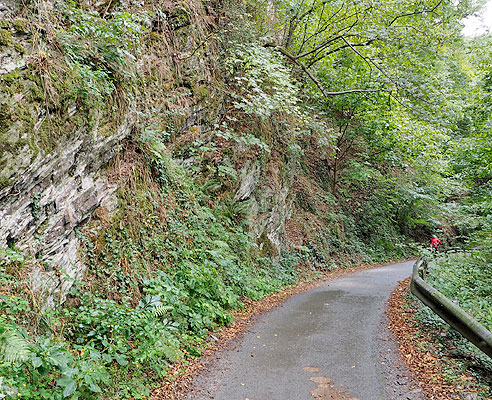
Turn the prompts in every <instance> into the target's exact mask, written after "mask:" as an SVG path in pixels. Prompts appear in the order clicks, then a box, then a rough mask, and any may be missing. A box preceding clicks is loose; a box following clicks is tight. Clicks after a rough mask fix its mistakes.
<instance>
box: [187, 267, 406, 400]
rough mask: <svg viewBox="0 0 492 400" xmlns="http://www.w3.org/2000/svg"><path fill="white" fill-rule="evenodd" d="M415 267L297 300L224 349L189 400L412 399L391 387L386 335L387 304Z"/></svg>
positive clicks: (344, 282) (339, 283) (338, 283)
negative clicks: (383, 332)
mask: <svg viewBox="0 0 492 400" xmlns="http://www.w3.org/2000/svg"><path fill="white" fill-rule="evenodd" d="M413 264H414V261H409V262H404V263H399V264H393V265H388V266H384V267H380V268H376V269H370V270H364V271H361V272H358V273H355V274H353V275H348V276H345V277H343V278H340V279H337V280H334V281H330V282H328V283H327V284H326V285H323V286H321V287H318V288H316V289H313V290H310V291H308V292H305V293H301V294H299V295H296V296H294V297H291V298H290V299H288V300H287V301H286V302H284V303H283V304H282V305H281V306H279V307H277V308H275V309H273V310H272V311H270V312H268V313H266V314H264V315H262V316H261V317H260V318H259V319H258V321H257V322H256V323H255V324H254V325H253V326H252V327H251V328H250V329H249V331H248V332H247V333H246V334H245V335H244V336H243V337H242V338H241V339H240V341H239V342H238V343H237V345H236V346H235V347H234V348H233V349H230V350H227V351H224V352H222V353H221V354H220V358H219V359H218V360H217V362H216V363H215V365H214V366H213V367H212V368H210V371H209V372H208V374H205V375H204V376H202V377H200V378H199V379H198V381H197V382H196V383H195V386H194V390H193V391H192V392H191V393H190V394H189V395H188V397H187V399H188V400H198V399H199V400H205V399H214V400H246V399H249V400H312V399H313V398H316V399H354V398H356V399H361V400H373V399H374V400H376V399H377V400H380V399H395V398H405V399H406V398H407V396H406V395H405V396H404V397H402V396H401V395H395V394H394V393H390V392H391V390H390V391H389V390H388V377H387V371H388V367H387V366H385V365H384V364H385V362H384V361H383V362H382V360H384V358H383V359H382V358H381V352H382V350H381V343H382V342H381V330H382V321H383V318H384V310H385V304H386V301H387V299H388V297H389V296H390V294H391V291H392V290H393V289H394V288H395V286H396V285H397V283H398V281H399V280H402V279H405V278H406V277H408V276H410V274H411V269H412V265H413ZM386 347H387V348H385V351H391V352H394V349H395V347H394V345H393V346H392V347H391V346H390V345H387V346H386ZM395 376H396V375H394V376H393V377H392V378H389V379H393V380H394V379H396V378H395ZM398 376H399V375H398ZM408 398H413V397H408Z"/></svg>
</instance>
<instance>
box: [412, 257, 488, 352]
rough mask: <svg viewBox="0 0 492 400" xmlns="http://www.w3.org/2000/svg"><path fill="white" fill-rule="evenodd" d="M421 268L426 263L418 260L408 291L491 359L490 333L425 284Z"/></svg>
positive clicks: (423, 260)
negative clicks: (420, 273) (421, 275)
mask: <svg viewBox="0 0 492 400" xmlns="http://www.w3.org/2000/svg"><path fill="white" fill-rule="evenodd" d="M422 266H425V267H426V266H427V261H426V260H425V259H424V258H421V259H420V260H418V261H417V262H416V263H415V265H414V266H413V274H412V281H411V283H410V291H411V292H412V293H413V294H414V295H415V296H417V297H418V298H419V299H420V301H422V303H424V304H425V305H426V306H428V307H429V308H431V309H432V310H433V311H434V312H435V313H436V314H437V315H439V316H440V317H441V318H442V319H443V320H444V321H446V322H447V323H448V324H449V325H451V326H452V327H453V328H454V329H456V330H457V331H458V332H459V333H461V334H462V335H463V336H464V337H465V338H467V339H468V340H469V341H470V342H472V343H473V344H474V345H475V346H477V347H478V348H479V349H480V350H482V351H483V352H484V353H485V354H487V355H488V356H489V357H490V358H492V333H490V332H489V331H488V330H487V329H486V328H484V327H483V326H482V325H481V324H480V323H479V322H478V321H477V320H475V319H474V318H473V317H472V316H470V315H469V314H468V313H467V312H466V311H465V310H463V309H462V308H461V307H459V306H458V305H457V304H455V303H453V302H452V301H451V300H449V299H448V298H447V297H446V296H444V295H443V294H442V293H441V292H439V291H438V290H437V289H435V288H433V287H432V286H431V285H429V284H428V283H426V282H425V281H424V279H422V278H421V277H420V275H419V272H420V269H421V267H422Z"/></svg>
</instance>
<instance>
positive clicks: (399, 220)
mask: <svg viewBox="0 0 492 400" xmlns="http://www.w3.org/2000/svg"><path fill="white" fill-rule="evenodd" d="M27 3H29V4H27ZM140 3H142V4H140ZM167 3H168V2H160V1H145V2H139V5H135V4H133V2H126V1H115V2H109V3H108V4H106V3H105V6H104V7H102V8H101V7H100V6H97V5H92V3H91V2H85V1H84V2H82V1H81V2H79V1H68V2H67V1H60V2H55V5H56V7H54V8H53V9H52V10H51V11H46V9H45V8H43V7H41V6H40V5H41V3H38V2H37V1H36V0H33V1H31V2H26V7H25V9H24V10H23V12H24V13H30V14H29V16H30V17H32V18H30V21H32V22H31V24H30V26H29V27H28V28H26V29H29V30H30V31H31V32H32V35H33V37H32V42H33V55H32V56H31V59H30V62H31V63H30V65H29V68H28V71H22V72H20V75H19V76H17V77H16V79H17V78H19V79H20V78H22V76H25V74H28V73H29V74H30V75H29V76H31V75H32V76H31V78H32V81H33V82H36V84H34V83H33V84H32V85H30V88H31V89H30V90H34V89H33V88H34V87H37V86H36V85H39V87H40V88H38V91H40V89H42V90H41V92H42V93H41V92H40V93H38V95H37V96H38V97H36V99H37V100H36V101H37V103H36V107H40V108H43V109H44V108H45V109H46V110H47V114H46V115H47V117H46V120H45V121H46V122H43V124H46V126H44V125H42V126H41V127H39V130H38V136H39V137H33V138H31V137H30V138H29V142H30V146H33V147H36V148H37V150H38V151H54V150H55V149H56V146H57V145H58V143H59V140H60V138H62V137H63V136H64V135H69V134H70V133H71V132H73V131H74V130H76V128H77V127H80V126H87V127H89V128H91V129H92V128H94V127H96V126H97V127H99V128H100V131H101V132H102V133H103V134H104V132H106V133H107V132H111V130H112V129H114V128H115V127H116V126H117V125H118V123H119V122H121V120H122V119H123V118H124V115H125V113H132V114H131V115H132V116H134V119H135V127H134V130H133V133H132V136H131V137H130V138H129V139H127V140H126V141H125V142H124V143H122V145H121V151H119V152H118V155H117V156H116V157H115V158H114V160H113V161H112V162H111V163H110V165H109V166H108V167H107V171H105V172H106V173H107V174H108V176H109V177H110V179H111V183H114V184H116V185H117V186H118V191H117V206H116V210H115V211H114V212H113V213H110V212H108V210H105V209H103V208H98V209H96V210H95V212H94V217H93V219H92V220H91V221H89V222H88V223H87V224H85V225H84V226H83V227H82V228H81V229H79V230H78V231H77V232H76V234H77V236H78V238H79V240H80V242H81V243H82V249H81V257H82V258H83V260H84V262H85V265H86V267H87V269H86V272H85V278H84V279H83V280H82V281H76V282H71V289H70V291H69V292H68V294H67V295H64V296H58V297H57V294H51V295H50V296H48V293H43V291H42V290H38V291H33V290H32V287H33V285H32V279H33V278H32V277H33V275H32V273H33V271H44V272H46V271H51V272H53V269H55V271H54V273H55V274H56V275H57V276H64V271H63V270H57V269H56V268H54V267H53V266H51V265H49V264H48V263H44V262H41V261H40V256H39V254H29V252H28V251H22V250H21V249H19V248H18V247H17V246H16V244H15V243H11V244H10V246H9V247H8V248H6V249H0V258H1V261H0V300H1V301H0V398H7V399H11V398H16V399H17V398H23V399H32V400H35V399H36V400H37V399H52V400H55V399H56V400H59V399H91V400H92V399H114V400H117V399H118V400H120V399H128V400H130V399H146V398H149V397H150V395H151V392H152V390H153V389H154V388H156V387H159V386H160V385H161V383H162V381H163V380H164V379H167V378H166V374H167V370H168V367H169V365H170V364H171V363H173V362H174V361H176V360H183V359H184V360H186V359H187V358H189V357H193V356H196V355H198V354H199V353H200V344H201V343H202V341H203V340H204V339H205V338H206V337H207V335H208V334H209V333H210V332H211V331H212V330H213V329H216V328H217V327H220V326H224V325H227V324H229V323H230V322H231V314H230V311H231V310H233V309H238V308H241V307H242V306H243V304H244V302H245V301H246V300H248V299H253V300H258V299H261V298H263V297H264V296H266V295H268V294H270V293H273V292H276V291H279V290H281V288H283V287H285V286H289V285H292V284H295V283H296V282H297V281H298V280H299V279H302V277H303V274H304V273H305V271H306V270H308V271H309V272H310V274H316V271H317V270H331V269H336V268H344V267H349V266H353V265H360V264H369V263H378V262H384V261H387V260H391V259H403V258H407V257H409V256H413V255H416V254H418V253H419V251H420V249H421V244H422V242H423V243H424V244H425V243H426V242H427V240H428V237H429V236H430V235H431V234H434V233H436V234H438V235H439V236H440V237H441V239H442V240H443V241H444V242H446V245H447V246H448V247H450V248H451V247H452V248H454V249H456V253H454V254H449V255H448V256H444V257H441V258H438V259H437V260H436V263H435V264H434V267H433V268H432V270H431V277H430V279H431V281H432V282H433V284H435V285H436V286H438V287H440V289H441V290H442V291H443V292H444V293H446V294H447V295H449V296H450V297H451V298H454V299H456V300H457V301H459V302H460V304H461V305H462V306H464V308H466V309H470V310H472V311H473V313H474V315H475V316H476V318H477V319H480V320H481V321H482V322H483V323H484V324H486V325H488V326H489V327H490V325H491V324H492V314H491V304H492V303H491V301H490V300H491V299H490V296H491V294H490V293H491V289H490V288H491V285H490V284H491V283H492V282H491V281H490V261H491V258H492V256H491V254H492V252H491V244H490V234H491V233H492V230H491V229H490V228H491V227H492V225H491V224H490V210H491V203H490V199H491V194H492V186H491V182H492V170H491V168H492V158H491V154H492V153H491V152H490V142H491V132H492V131H491V129H492V128H491V126H492V125H491V121H490V116H491V115H492V112H491V111H492V109H491V107H492V103H491V102H490V95H491V93H492V83H491V82H492V78H491V77H492V70H491V69H490V65H491V63H490V57H491V53H490V48H491V47H490V46H489V42H490V38H489V36H487V35H486V36H484V37H479V38H476V39H467V38H463V37H462V35H461V33H460V32H461V25H460V22H459V21H460V20H461V19H462V18H464V17H465V16H467V15H469V14H470V13H472V12H474V11H475V10H476V7H477V5H476V4H474V3H473V2H468V1H430V0H424V1H420V2H413V1H407V2H400V1H385V2H374V1H372V0H367V1H366V0H364V1H358V2H348V1H343V0H339V1H338V0H337V1H333V2H324V1H302V0H301V1H297V0H278V1H273V2H269V1H268V2H263V1H256V0H246V1H225V2H221V1H203V2H199V1H192V0H190V1H186V2H180V3H179V4H178V5H176V4H172V5H170V4H167ZM4 25H5V29H4V28H1V29H0V34H1V33H3V35H4V39H5V38H6V39H5V40H7V41H8V38H9V36H8V33H9V30H14V29H16V28H14V27H12V26H11V23H10V22H8V23H5V24H4ZM3 31H5V32H6V33H5V32H3ZM0 40H1V37H0ZM5 40H4V42H5ZM5 43H7V42H5ZM5 43H3V42H0V46H3V45H6V44H5ZM180 46H181V47H180ZM183 60H192V61H191V66H190V65H187V66H185V64H184V61H183ZM11 78H12V77H11ZM2 85H3V86H2V87H4V86H5V88H4V89H2V90H3V91H4V92H5V93H6V96H7V94H8V93H10V91H11V90H10V91H9V87H10V86H9V85H12V79H10V80H9V79H7V78H6V77H5V76H4V77H3V78H2ZM2 93H3V92H2ZM26 101H27V100H26ZM2 104H3V103H2ZM73 105H75V108H74V109H75V111H74V112H72V111H69V110H72V108H73ZM4 106H5V107H7V108H8V107H10V105H2V107H4ZM36 109H37V108H36ZM0 110H1V109H0ZM9 110H10V109H9ZM190 110H191V111H190ZM19 112H20V111H19V110H10V111H9V113H4V114H2V115H0V130H2V131H1V132H3V129H4V128H5V129H6V128H7V127H8V126H9V124H11V123H13V121H18V120H19V115H20V114H19ZM190 112H191V114H190ZM16 113H17V114H16ZM18 114H19V115H18ZM3 115H5V117H4V116H3ZM69 115H70V116H69ZM7 116H10V117H12V118H13V120H12V121H10V120H9V119H8V118H7ZM10 117H9V118H10ZM43 121H44V120H43ZM190 121H192V122H193V121H194V122H193V123H192V122H190ZM196 121H200V122H199V123H198V122H196ZM31 122H32V121H31ZM31 122H29V123H31ZM26 123H27V122H26ZM31 128H34V126H32V127H31ZM26 129H27V128H26ZM28 131H29V132H31V131H33V130H32V129H31V130H28ZM0 148H1V147H0ZM248 165H249V166H254V167H251V168H250V169H251V170H252V171H253V172H251V174H253V175H254V174H255V173H256V172H255V171H261V174H259V175H258V176H256V177H255V185H256V186H255V189H254V190H256V192H259V195H258V196H256V197H255V196H254V194H252V193H248V194H244V198H243V197H241V196H242V195H241V196H239V195H238V193H239V191H238V189H239V186H240V185H241V183H242V180H244V177H242V176H241V174H242V173H243V171H244V170H245V168H244V167H245V166H248ZM3 184H5V185H8V184H9V183H8V182H3ZM1 186H2V182H1V181H0V187H1ZM283 194H285V195H284V196H283V197H282V196H281V195H283ZM262 195H263V197H262ZM38 211H39V210H38V209H37V207H36V202H35V201H33V207H32V212H33V215H35V214H36V213H37V212H38ZM265 215H269V216H271V217H270V219H269V220H268V221H267V222H266V223H264V221H265V218H263V219H262V217H264V216H265ZM282 218H283V219H285V220H287V222H286V224H285V227H284V226H283V225H282V224H281V223H279V221H280V220H282ZM267 223H270V224H277V225H276V227H277V231H278V232H282V234H283V235H284V236H285V238H282V239H283V242H282V243H281V244H279V242H280V239H279V237H276V236H274V235H273V234H271V233H272V232H270V235H268V234H266V233H264V232H262V233H261V232H260V231H259V229H260V228H261V227H262V226H260V225H261V224H264V225H265V224H267ZM40 228H41V227H40ZM283 230H284V231H285V232H283ZM40 232H41V229H39V231H37V232H36V234H39V235H41V233H40ZM259 232H260V234H258V235H255V234H256V233H259ZM273 233H275V232H273ZM471 249H472V250H471ZM468 250H469V251H468ZM426 318H427V317H426ZM429 318H430V317H429Z"/></svg>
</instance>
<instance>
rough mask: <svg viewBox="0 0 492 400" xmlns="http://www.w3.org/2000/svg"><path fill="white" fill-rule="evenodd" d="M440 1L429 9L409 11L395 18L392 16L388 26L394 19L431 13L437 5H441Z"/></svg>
mask: <svg viewBox="0 0 492 400" xmlns="http://www.w3.org/2000/svg"><path fill="white" fill-rule="evenodd" d="M441 3H442V0H439V1H438V2H437V4H436V5H435V6H434V7H433V8H431V9H430V10H422V11H414V12H411V13H408V14H402V15H398V16H396V17H395V18H393V20H392V21H391V22H390V23H389V24H388V26H391V25H393V24H394V23H395V21H397V20H398V19H400V18H404V17H410V16H412V15H419V14H424V13H432V12H434V11H436V9H437V7H439V6H440V5H441Z"/></svg>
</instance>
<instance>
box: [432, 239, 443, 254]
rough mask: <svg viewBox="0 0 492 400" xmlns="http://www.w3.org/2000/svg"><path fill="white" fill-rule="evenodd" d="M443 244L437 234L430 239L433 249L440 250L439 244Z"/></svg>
mask: <svg viewBox="0 0 492 400" xmlns="http://www.w3.org/2000/svg"><path fill="white" fill-rule="evenodd" d="M440 244H442V242H441V241H440V240H439V239H438V238H437V236H436V235H432V237H431V239H430V247H431V249H432V250H435V251H438V250H439V245H440Z"/></svg>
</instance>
